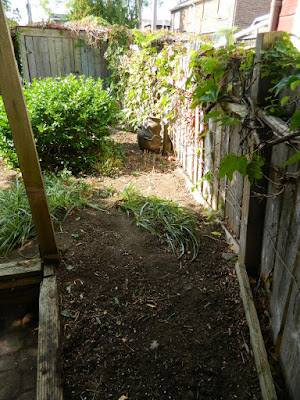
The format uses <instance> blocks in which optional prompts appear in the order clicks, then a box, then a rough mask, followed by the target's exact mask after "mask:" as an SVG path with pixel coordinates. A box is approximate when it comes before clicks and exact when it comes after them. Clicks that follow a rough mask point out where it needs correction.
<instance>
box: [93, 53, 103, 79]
mask: <svg viewBox="0 0 300 400" xmlns="http://www.w3.org/2000/svg"><path fill="white" fill-rule="evenodd" d="M101 56H102V53H101V49H99V48H96V49H94V71H95V80H97V79H98V78H101V79H103V76H102V75H103V74H102V68H101V67H102V61H103V58H102V57H101Z"/></svg>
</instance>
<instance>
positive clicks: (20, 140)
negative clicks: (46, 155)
mask: <svg viewBox="0 0 300 400" xmlns="http://www.w3.org/2000/svg"><path fill="white" fill-rule="evenodd" d="M0 90H1V94H2V97H3V102H4V106H5V110H6V113H7V118H8V121H9V124H10V127H11V133H12V137H13V141H14V144H15V149H16V152H17V155H18V159H19V164H20V168H21V171H22V175H23V179H24V184H25V188H26V192H27V196H28V200H29V204H30V208H31V213H32V217H33V221H34V225H35V228H36V232H37V238H38V242H39V248H40V253H41V257H42V259H44V260H58V259H59V251H58V248H57V244H56V240H55V235H54V229H53V224H52V220H51V216H50V212H49V206H48V201H47V197H46V193H45V187H44V182H43V177H42V172H41V168H40V164H39V160H38V155H37V151H36V147H35V142H34V137H33V133H32V129H31V124H30V121H29V117H28V113H27V108H26V103H25V98H24V95H23V91H22V86H21V80H20V76H19V71H18V67H17V62H16V59H15V56H14V52H13V45H12V41H11V37H10V31H9V28H8V25H7V22H6V19H5V14H4V7H3V4H2V0H0Z"/></svg>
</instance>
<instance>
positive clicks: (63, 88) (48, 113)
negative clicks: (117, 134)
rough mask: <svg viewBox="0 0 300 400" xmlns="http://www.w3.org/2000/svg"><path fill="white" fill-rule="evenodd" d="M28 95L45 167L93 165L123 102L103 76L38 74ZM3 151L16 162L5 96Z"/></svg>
mask: <svg viewBox="0 0 300 400" xmlns="http://www.w3.org/2000/svg"><path fill="white" fill-rule="evenodd" d="M24 95H25V99H26V103H27V108H28V113H29V117H30V120H31V124H32V129H33V134H34V138H35V141H36V147H37V151H38V154H39V156H40V162H41V166H42V168H43V169H48V170H49V169H50V170H53V169H64V168H69V169H70V170H72V171H73V172H74V173H77V172H79V171H89V170H90V169H91V166H92V164H93V163H94V162H95V159H97V156H98V154H99V153H101V147H103V146H104V147H105V149H106V147H107V146H105V137H107V136H108V135H109V131H108V125H113V124H114V123H115V121H116V116H117V113H118V108H117V104H116V101H115V100H114V99H113V97H112V96H111V95H110V92H109V90H103V87H102V81H101V80H100V79H98V81H96V82H95V81H94V80H93V79H92V78H87V79H85V77H84V76H80V77H78V78H77V77H75V76H74V75H69V76H67V77H60V78H57V79H53V78H46V79H43V80H39V81H38V80H34V81H33V82H32V84H31V85H26V86H25V88H24ZM0 151H1V155H2V156H3V157H4V158H6V159H7V160H9V162H10V163H12V164H13V165H14V166H17V164H18V162H17V156H16V153H15V150H14V145H13V141H12V136H11V132H10V127H9V123H8V120H7V116H6V112H5V109H4V104H3V100H2V98H1V97H0Z"/></svg>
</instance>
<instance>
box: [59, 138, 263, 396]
mask: <svg viewBox="0 0 300 400" xmlns="http://www.w3.org/2000/svg"><path fill="white" fill-rule="evenodd" d="M116 136H117V138H118V139H119V141H120V142H122V141H123V146H124V149H125V151H126V153H127V157H128V162H127V166H126V168H125V171H124V172H123V174H122V176H120V177H118V178H106V179H105V180H103V179H98V178H97V179H96V178H94V179H93V182H94V183H95V184H96V185H97V184H99V186H100V187H101V185H103V184H105V185H106V186H110V185H111V184H113V185H114V187H115V188H116V189H117V191H120V190H123V188H124V187H125V185H126V184H128V183H129V182H131V183H133V184H134V185H135V187H138V188H139V189H141V191H142V192H143V193H145V194H155V195H157V196H159V197H164V198H170V199H172V200H175V201H177V202H179V203H180V204H182V205H185V206H188V207H193V209H194V211H196V212H198V218H199V225H200V228H201V244H200V246H201V247H200V253H199V256H198V258H197V259H196V260H195V261H194V262H192V263H190V262H188V261H187V260H178V259H177V258H176V257H175V256H174V255H173V254H172V253H171V252H170V250H169V249H168V248H167V247H166V245H165V244H163V243H160V242H159V240H158V239H157V238H156V237H154V236H152V235H151V234H149V233H148V232H146V231H144V230H142V229H141V228H139V227H137V226H135V225H134V224H132V221H130V220H129V219H128V218H127V217H126V216H125V215H123V214H122V213H121V212H120V211H119V210H118V208H117V204H118V203H117V200H116V198H115V199H111V200H110V201H107V203H106V202H105V201H103V202H102V203H101V206H102V207H106V208H107V211H104V212H101V211H97V210H91V209H87V210H81V211H76V212H74V213H73V214H72V215H70V216H69V217H68V219H67V222H66V224H65V225H64V232H63V233H61V234H60V235H58V239H59V243H60V246H61V249H62V256H63V263H62V264H61V267H60V268H59V271H58V276H57V277H58V284H59V300H60V313H61V346H60V349H61V353H60V362H59V368H60V369H61V375H62V379H63V387H64V398H65V399H66V400H77V399H78V400H82V399H88V400H97V399H99V400H100V399H101V400H108V399H114V400H126V399H130V400H142V399H143V400H146V399H149V400H154V399H160V400H165V399H173V400H188V399H202V400H204V399H205V400H209V399H213V400H217V399H224V400H225V399H226V400H227V399H239V400H242V399H261V393H260V389H259V382H258V378H257V373H256V370H255V366H254V360H253V355H252V350H251V346H250V342H249V334H248V327H247V323H246V320H245V316H244V311H243V306H242V302H241V299H240V295H239V286H238V282H237V277H236V274H235V269H234V262H227V261H225V260H224V259H223V258H222V253H223V252H228V251H230V250H229V249H228V246H227V244H226V242H225V239H224V237H223V235H222V236H219V235H218V234H216V232H221V227H220V226H219V225H217V224H214V223H208V222H207V221H206V220H205V218H204V217H203V216H202V215H201V214H200V212H201V211H203V210H201V209H200V208H199V206H196V205H195V202H193V200H192V198H191V196H190V195H189V193H188V192H187V189H186V188H185V184H184V180H183V178H182V177H181V176H180V174H178V171H177V169H176V165H175V163H174V161H172V159H169V160H168V158H163V157H162V158H160V157H154V156H153V155H143V154H142V153H140V152H139V151H138V150H137V146H136V143H135V136H134V135H131V134H126V135H125V134H122V135H120V134H117V135H116ZM120 139H121V140H120Z"/></svg>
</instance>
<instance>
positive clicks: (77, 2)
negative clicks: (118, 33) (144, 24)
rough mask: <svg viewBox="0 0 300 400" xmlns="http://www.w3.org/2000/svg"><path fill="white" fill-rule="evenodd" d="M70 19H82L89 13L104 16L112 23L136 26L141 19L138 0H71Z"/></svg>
mask: <svg viewBox="0 0 300 400" xmlns="http://www.w3.org/2000/svg"><path fill="white" fill-rule="evenodd" d="M69 7H70V9H71V12H70V19H71V20H81V19H82V18H84V17H87V16H88V15H93V16H95V17H102V18H104V19H105V20H106V21H107V22H109V23H110V24H112V25H114V24H117V25H124V26H127V27H129V28H136V27H137V26H138V20H139V1H138V0H71V1H70V3H69Z"/></svg>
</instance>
